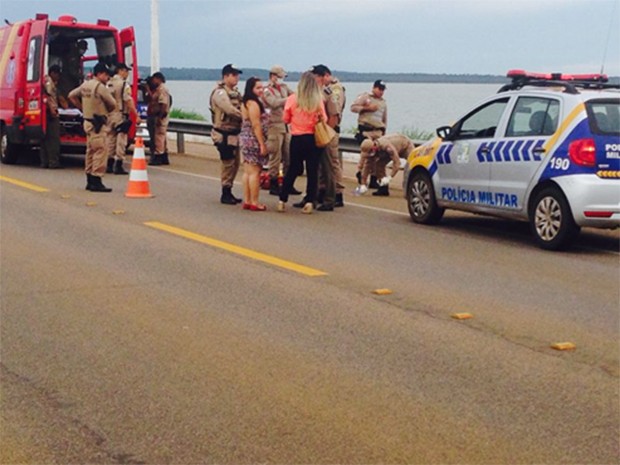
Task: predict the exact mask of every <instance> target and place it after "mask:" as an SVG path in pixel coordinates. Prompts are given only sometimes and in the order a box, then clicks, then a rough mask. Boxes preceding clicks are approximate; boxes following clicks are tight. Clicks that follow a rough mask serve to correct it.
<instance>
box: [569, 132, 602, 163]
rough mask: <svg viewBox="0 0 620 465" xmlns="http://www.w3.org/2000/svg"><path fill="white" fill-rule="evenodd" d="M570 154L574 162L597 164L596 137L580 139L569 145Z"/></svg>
mask: <svg viewBox="0 0 620 465" xmlns="http://www.w3.org/2000/svg"><path fill="white" fill-rule="evenodd" d="M568 155H569V156H570V159H571V160H572V161H573V163H575V164H577V165H580V166H589V167H592V166H595V165H596V145H595V144H594V139H578V140H576V141H573V142H571V143H570V144H569V146H568Z"/></svg>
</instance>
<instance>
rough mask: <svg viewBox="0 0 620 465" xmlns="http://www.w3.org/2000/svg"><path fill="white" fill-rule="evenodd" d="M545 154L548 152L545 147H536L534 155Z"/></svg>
mask: <svg viewBox="0 0 620 465" xmlns="http://www.w3.org/2000/svg"><path fill="white" fill-rule="evenodd" d="M545 152H546V150H545V148H544V147H536V148H535V149H534V153H545Z"/></svg>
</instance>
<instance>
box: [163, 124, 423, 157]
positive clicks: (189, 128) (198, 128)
mask: <svg viewBox="0 0 620 465" xmlns="http://www.w3.org/2000/svg"><path fill="white" fill-rule="evenodd" d="M212 128H213V125H212V124H211V123H207V122H205V121H192V120H186V119H170V122H169V123H168V132H174V133H176V135H177V153H185V134H191V135H195V136H206V137H210V136H211V129H212ZM424 142H426V141H424V140H414V141H413V143H414V144H415V145H416V146H418V145H422V144H423V143H424ZM338 148H339V150H340V151H341V152H351V153H360V144H359V143H358V142H357V141H356V140H355V138H354V137H353V136H349V135H341V136H340V145H339V147H338Z"/></svg>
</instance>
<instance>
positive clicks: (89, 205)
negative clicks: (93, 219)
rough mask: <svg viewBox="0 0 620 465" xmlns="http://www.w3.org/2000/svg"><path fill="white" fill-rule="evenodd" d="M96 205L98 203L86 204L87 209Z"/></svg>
mask: <svg viewBox="0 0 620 465" xmlns="http://www.w3.org/2000/svg"><path fill="white" fill-rule="evenodd" d="M96 205H97V202H86V206H87V207H95V206H96Z"/></svg>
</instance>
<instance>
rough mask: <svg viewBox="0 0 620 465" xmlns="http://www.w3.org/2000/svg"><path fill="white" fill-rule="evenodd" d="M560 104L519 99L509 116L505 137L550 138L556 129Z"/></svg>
mask: <svg viewBox="0 0 620 465" xmlns="http://www.w3.org/2000/svg"><path fill="white" fill-rule="evenodd" d="M559 114H560V102H558V101H557V100H553V99H547V98H541V97H519V99H518V100H517V104H516V105H515V107H514V110H513V111H512V115H510V121H508V128H507V129H506V137H527V136H550V135H551V134H553V133H554V132H555V131H556V129H557V127H558V120H559V118H558V116H559Z"/></svg>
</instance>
